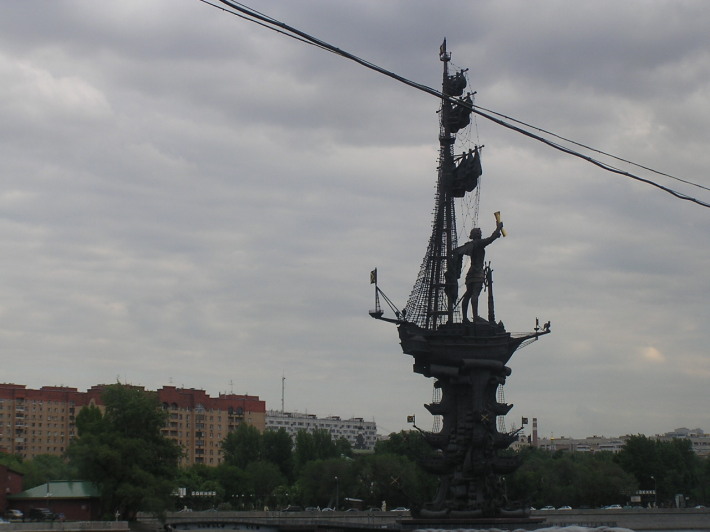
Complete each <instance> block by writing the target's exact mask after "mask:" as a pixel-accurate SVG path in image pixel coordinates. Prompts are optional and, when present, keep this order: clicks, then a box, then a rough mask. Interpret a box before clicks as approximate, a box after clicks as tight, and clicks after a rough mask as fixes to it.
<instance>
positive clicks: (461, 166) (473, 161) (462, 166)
mask: <svg viewBox="0 0 710 532" xmlns="http://www.w3.org/2000/svg"><path fill="white" fill-rule="evenodd" d="M482 173H483V169H482V168H481V155H480V153H479V152H478V148H476V149H475V150H469V151H468V153H464V154H463V155H462V156H461V160H460V161H459V163H458V165H456V167H455V168H454V170H453V172H452V180H451V195H452V196H453V197H455V198H463V197H464V195H465V194H466V192H472V191H473V189H475V188H476V186H477V185H478V178H479V177H481V174H482Z"/></svg>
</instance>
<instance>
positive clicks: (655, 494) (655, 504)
mask: <svg viewBox="0 0 710 532" xmlns="http://www.w3.org/2000/svg"><path fill="white" fill-rule="evenodd" d="M651 479H652V480H653V507H654V508H658V482H657V481H656V477H655V476H653V475H651Z"/></svg>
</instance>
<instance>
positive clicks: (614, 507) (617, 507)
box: [604, 504, 621, 510]
mask: <svg viewBox="0 0 710 532" xmlns="http://www.w3.org/2000/svg"><path fill="white" fill-rule="evenodd" d="M604 509H605V510H621V505H620V504H610V505H609V506H605V507H604Z"/></svg>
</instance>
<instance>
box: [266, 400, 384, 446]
mask: <svg viewBox="0 0 710 532" xmlns="http://www.w3.org/2000/svg"><path fill="white" fill-rule="evenodd" d="M266 429H267V430H279V429H284V430H286V432H287V433H288V434H289V435H290V436H291V438H294V437H295V436H296V434H297V433H298V431H299V430H305V431H306V432H313V431H314V430H316V429H324V430H327V431H328V432H329V433H330V436H331V437H332V438H333V440H337V439H339V438H345V439H346V440H348V441H349V442H350V445H352V447H353V449H363V450H368V451H371V450H373V449H374V448H375V442H376V441H377V424H376V423H375V422H374V421H365V420H364V419H363V418H361V417H354V418H350V419H341V418H340V417H339V416H328V417H317V416H316V415H315V414H300V413H297V412H281V411H279V410H269V411H268V412H267V413H266Z"/></svg>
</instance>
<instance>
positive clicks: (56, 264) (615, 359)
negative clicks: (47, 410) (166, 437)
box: [0, 0, 710, 437]
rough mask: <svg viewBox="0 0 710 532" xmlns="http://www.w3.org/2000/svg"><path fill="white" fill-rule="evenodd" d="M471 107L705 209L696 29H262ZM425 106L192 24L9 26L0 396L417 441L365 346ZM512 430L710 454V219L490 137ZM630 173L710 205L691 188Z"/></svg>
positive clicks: (2, 116) (427, 172)
mask: <svg viewBox="0 0 710 532" xmlns="http://www.w3.org/2000/svg"><path fill="white" fill-rule="evenodd" d="M254 7H258V8H259V9H260V10H261V11H262V12H264V13H267V14H268V15H270V16H272V17H274V18H276V19H278V20H281V21H283V22H286V23H288V24H291V25H293V26H296V27H298V28H299V29H301V30H303V31H306V32H308V33H311V34H313V35H316V36H318V37H319V38H321V39H323V40H325V41H327V42H329V43H331V44H333V45H335V46H338V47H340V48H342V49H344V50H347V51H349V52H351V53H353V54H356V55H358V56H360V57H363V58H365V59H367V60H369V61H371V62H373V63H376V64H378V65H380V66H382V67H384V68H387V69H389V70H392V71H395V72H397V73H398V74H400V75H402V76H404V77H407V78H409V79H412V80H415V81H417V82H420V83H423V84H425V85H429V86H431V87H435V88H438V87H439V86H440V79H441V63H440V61H439V59H438V49H439V45H440V43H441V41H442V40H443V38H444V37H446V38H447V41H448V46H449V50H450V51H451V52H452V53H453V60H452V64H454V65H455V66H458V67H461V68H468V69H469V71H468V76H469V79H470V83H471V87H470V88H471V89H472V90H475V91H477V94H476V104H477V105H480V106H482V107H484V108H487V109H492V110H494V111H497V112H500V113H504V114H506V115H508V116H511V117H515V118H516V119H519V120H523V121H525V122H527V123H530V124H533V125H535V126H537V127H540V128H544V129H546V130H550V131H553V132H555V133H557V134H559V135H562V136H564V137H567V138H570V139H573V140H575V141H577V142H580V143H583V144H586V145H588V146H592V147H594V148H597V149H599V150H603V151H605V152H609V153H612V154H614V155H617V156H619V157H623V158H625V159H628V160H630V161H633V162H636V163H639V164H642V165H645V166H647V167H650V168H653V169H655V170H658V171H662V172H665V173H667V174H670V175H672V176H675V177H678V178H682V179H685V180H688V181H691V182H693V183H696V184H699V185H702V186H703V187H710V177H708V175H709V170H710V150H709V149H708V141H709V140H710V138H709V137H710V39H709V38H708V34H707V24H708V21H709V20H710V4H709V3H707V2H704V1H700V0H698V1H682V0H680V1H669V2H664V1H656V0H652V1H633V0H632V1H627V2H616V1H599V2H593V3H590V2H574V1H573V2H570V1H542V2H534V3H532V2H527V1H477V2H470V1H463V0H460V1H455V0H454V1H450V2H446V3H440V2H423V1H419V0H406V1H405V0H399V1H398V0H392V1H388V2H381V1H380V0H372V1H368V0H364V1H358V2H332V1H326V0H322V1H317V0H312V1H311V0H304V1H300V2H287V1H273V0H260V1H259V2H258V6H254ZM437 108H438V102H437V100H436V98H434V97H432V96H430V95H427V94H425V93H422V92H419V91H416V90H414V89H412V88H409V87H407V86H405V85H403V84H401V83H398V82H396V81H394V80H392V79H390V78H387V77H384V76H382V75H380V74H377V73H375V72H372V71H370V70H367V69H365V68H363V67H361V66H358V65H356V64H355V63H352V62H349V61H347V60H345V59H342V58H339V57H337V56H335V55H332V54H329V53H327V52H324V51H322V50H320V49H317V48H315V47H313V46H308V45H305V44H303V43H300V42H297V41H295V40H293V39H290V38H287V37H284V36H283V35H279V34H277V33H275V32H272V31H269V30H267V29H264V28H262V27H259V26H257V25H255V24H253V23H250V22H247V21H245V20H242V19H240V18H238V17H235V16H233V15H229V14H226V13H224V12H223V11H220V10H218V9H215V8H214V7H211V6H210V5H208V4H205V3H203V2H201V1H199V0H178V1H167V0H152V1H151V2H145V1H144V0H124V1H121V2H110V3H109V2H93V1H90V0H77V1H74V0H57V1H54V2H40V1H6V2H2V3H1V4H0V179H1V183H2V186H1V187H0V245H1V248H0V253H1V254H2V257H3V259H2V266H1V267H0V272H1V276H0V317H1V320H0V356H1V357H2V359H1V360H2V368H3V369H2V376H1V377H0V382H14V383H19V384H26V385H27V386H28V387H32V388H38V387H40V386H45V385H66V386H73V387H78V388H79V389H80V390H84V389H86V388H88V387H90V386H92V385H94V384H98V383H111V382H116V380H120V381H121V382H128V383H132V384H139V385H144V386H146V387H147V388H149V389H157V388H160V387H161V386H163V385H170V384H173V385H176V386H185V387H194V388H201V389H204V390H206V391H207V392H208V393H210V394H212V395H216V394H218V393H220V392H229V391H233V392H234V393H240V394H241V393H249V394H254V395H258V396H259V397H261V398H262V399H264V400H265V401H266V402H267V407H268V408H274V409H280V408H281V398H282V393H281V391H282V377H284V376H285V379H286V380H285V396H284V397H285V407H286V409H287V410H297V411H301V412H309V413H315V414H318V415H321V416H325V415H339V416H341V417H350V416H358V417H363V418H366V419H374V420H375V421H376V422H377V424H378V427H379V430H380V432H382V433H388V432H392V431H398V430H400V429H402V428H407V427H408V425H407V424H406V416H407V415H408V414H415V415H416V416H417V421H418V424H419V425H420V426H422V427H424V428H429V427H430V426H431V417H430V415H429V414H428V413H427V412H426V411H425V410H424V408H423V407H422V405H423V403H425V402H428V401H430V400H431V393H432V384H433V382H432V381H431V380H427V379H425V378H424V377H422V376H420V375H417V374H414V373H412V369H411V364H412V359H411V358H410V357H409V356H406V355H403V354H402V352H401V349H400V347H399V345H398V337H397V331H396V328H395V327H394V326H393V325H390V324H387V323H384V322H378V321H375V320H373V319H371V318H370V317H369V316H368V310H369V309H370V308H371V307H372V306H373V299H374V297H373V288H372V286H371V285H370V284H369V272H370V270H372V269H373V268H374V267H378V269H379V274H380V275H379V281H380V287H381V288H382V289H383V290H384V291H385V293H386V294H387V295H388V296H389V297H390V298H391V299H392V300H394V302H395V303H396V304H397V305H398V306H400V308H401V307H404V305H405V303H406V299H407V297H408V296H409V293H410V290H411V288H412V286H413V284H414V281H415V278H416V275H417V272H418V270H419V265H420V263H421V260H422V257H423V256H424V252H425V250H426V244H427V241H428V238H429V233H430V227H431V213H432V208H433V201H434V200H433V193H434V186H435V178H436V158H437V149H438V141H437V137H438V118H437V116H438V115H437V113H436V111H437ZM463 136H464V137H467V138H470V139H471V141H472V142H477V143H479V144H484V145H485V149H484V155H483V167H484V176H483V181H482V184H481V201H480V216H479V223H480V225H481V226H482V227H483V230H484V233H487V232H489V231H492V230H493V226H494V219H493V214H492V213H493V212H494V211H496V210H500V211H501V212H502V214H503V220H504V222H505V225H506V229H507V231H508V237H507V238H505V239H501V240H499V241H497V242H496V243H495V244H494V245H493V246H491V247H490V248H489V253H488V258H489V259H491V260H492V261H493V268H494V270H495V281H496V312H497V317H498V318H499V319H501V320H503V321H504V323H505V324H506V327H507V329H508V330H510V331H529V330H531V328H532V327H534V323H535V318H536V317H539V318H540V320H541V321H547V320H550V321H551V322H552V329H553V334H551V335H548V336H545V337H543V338H542V339H541V340H540V341H538V342H536V343H533V344H532V345H530V346H528V347H526V348H524V349H522V350H520V351H519V352H517V353H516V354H515V356H514V357H513V358H512V359H511V362H510V364H509V365H510V367H511V368H512V370H513V373H512V376H511V377H510V378H509V379H508V382H507V384H506V386H505V394H506V400H507V401H508V402H511V403H514V404H515V407H514V408H513V410H512V411H511V413H510V414H509V415H508V419H507V422H506V424H507V426H508V428H510V427H511V426H516V425H517V426H519V419H520V417H521V416H526V417H530V418H532V417H537V418H538V419H539V426H540V433H541V435H542V436H548V437H549V436H550V435H553V436H562V435H568V436H575V437H584V436H589V435H607V436H612V435H619V434H627V433H632V434H635V433H644V434H655V433H662V432H666V431H669V430H672V429H674V428H676V427H682V426H685V427H689V428H695V427H700V428H703V429H704V430H706V431H708V432H710V413H709V412H710V410H709V409H708V403H709V400H710V386H709V385H708V382H710V352H709V351H708V337H707V334H708V330H707V327H708V326H709V325H710V311H709V309H708V306H709V302H710V282H709V276H708V272H710V209H708V208H705V207H702V206H699V205H696V204H693V203H690V202H687V201H682V200H678V199H675V198H673V197H672V196H670V195H669V194H667V193H665V192H662V191H660V190H658V189H656V188H652V187H650V186H648V185H645V184H642V183H639V182H636V181H633V180H630V179H628V178H625V177H621V176H618V175H615V174H612V173H609V172H605V171H603V170H600V169H599V168H597V167H595V166H592V165H590V164H588V163H586V162H584V161H581V160H579V159H576V158H573V157H570V156H568V155H564V154H562V153H560V152H557V151H555V150H552V149H550V148H548V147H546V146H544V145H542V144H540V143H538V142H536V141H534V140H531V139H529V138H527V137H524V136H522V135H520V134H518V133H515V132H512V131H509V130H506V129H504V128H501V127H500V126H498V125H496V124H494V123H492V122H490V121H487V120H485V119H484V118H480V117H479V118H478V119H477V120H475V121H474V123H473V125H472V127H471V128H470V130H469V131H467V132H466V133H465V134H464V135H463ZM606 161H607V162H610V163H613V164H615V165H617V166H619V167H621V168H623V169H624V170H628V171H631V172H634V173H637V174H638V175H641V176H643V177H645V178H649V179H653V180H655V181H658V182H659V183H661V184H663V185H666V186H669V187H671V188H674V189H676V190H679V191H681V192H683V193H686V194H689V195H691V196H694V197H696V198H699V199H701V200H703V201H705V202H708V201H710V193H709V192H708V190H707V188H705V189H703V188H700V187H697V186H692V185H687V184H684V183H682V182H679V181H677V180H673V179H670V178H667V177H664V176H659V175H656V174H653V173H650V172H648V171H646V170H642V169H639V168H636V167H630V166H628V165H622V163H619V162H618V161H613V160H608V159H606Z"/></svg>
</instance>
